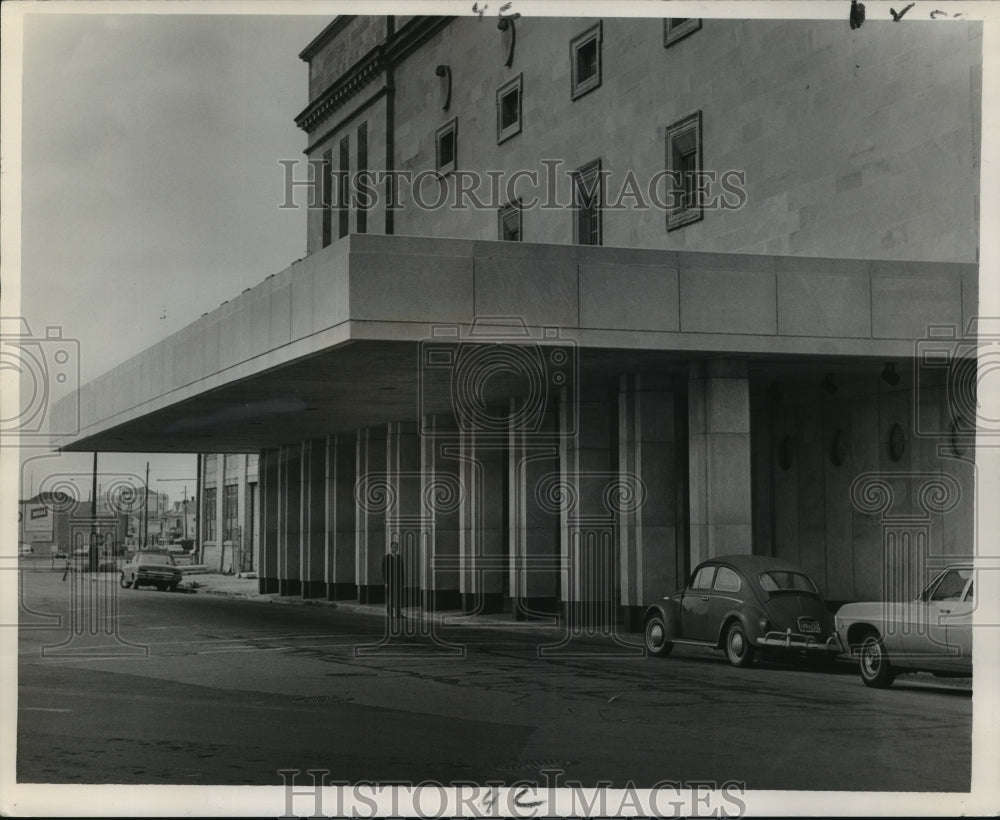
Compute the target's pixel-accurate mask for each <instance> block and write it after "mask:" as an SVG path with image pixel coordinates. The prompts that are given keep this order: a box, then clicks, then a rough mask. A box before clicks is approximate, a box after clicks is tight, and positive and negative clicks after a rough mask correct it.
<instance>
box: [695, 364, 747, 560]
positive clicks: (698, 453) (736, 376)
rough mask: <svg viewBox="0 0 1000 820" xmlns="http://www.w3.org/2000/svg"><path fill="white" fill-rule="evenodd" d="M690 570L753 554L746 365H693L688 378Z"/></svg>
mask: <svg viewBox="0 0 1000 820" xmlns="http://www.w3.org/2000/svg"><path fill="white" fill-rule="evenodd" d="M688 430H689V434H688V475H689V498H690V532H691V566H692V567H693V566H695V565H696V564H697V563H698V562H700V561H703V560H705V559H706V558H709V557H712V556H715V555H725V554H727V553H740V554H747V555H749V554H750V553H751V552H752V545H753V529H752V514H751V507H752V503H751V493H750V482H751V474H750V385H749V380H748V378H747V367H746V362H745V361H742V360H737V359H712V360H709V361H707V362H692V364H691V368H690V373H689V379H688Z"/></svg>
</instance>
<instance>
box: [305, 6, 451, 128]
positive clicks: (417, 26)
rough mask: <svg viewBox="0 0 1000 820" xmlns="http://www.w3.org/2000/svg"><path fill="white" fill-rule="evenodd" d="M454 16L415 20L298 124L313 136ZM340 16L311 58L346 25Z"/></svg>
mask: <svg viewBox="0 0 1000 820" xmlns="http://www.w3.org/2000/svg"><path fill="white" fill-rule="evenodd" d="M454 19H455V18H454V16H451V17H415V18H414V19H413V20H410V21H409V22H408V23H407V24H406V25H405V26H403V27H402V28H401V29H400V30H399V31H398V32H396V34H395V35H393V36H392V37H390V38H389V39H388V40H387V41H386V42H384V43H379V44H378V45H376V46H375V47H374V48H372V49H371V51H369V52H368V53H367V54H365V55H364V56H363V57H362V58H361V59H360V60H358V61H357V62H356V63H355V64H354V65H352V66H351V67H350V68H349V69H347V71H345V72H344V73H343V74H341V75H340V76H339V77H338V78H337V79H336V80H334V82H333V83H332V84H331V85H330V86H329V87H328V88H327V89H326V90H325V91H323V93H322V94H320V95H319V96H318V97H316V99H314V100H313V101H312V102H310V103H309V105H307V106H306V107H305V109H304V110H303V111H302V112H301V113H300V114H299V115H298V116H297V117H296V118H295V124H296V125H297V126H298V127H299V128H301V129H302V130H303V131H305V132H306V133H309V134H311V133H312V132H313V131H315V130H316V128H318V127H319V126H320V125H321V124H322V123H323V122H324V121H325V120H327V119H328V118H329V117H331V116H332V115H333V114H334V113H335V112H336V111H337V110H338V109H340V108H342V107H343V106H344V105H345V104H346V103H347V101H348V100H350V99H351V98H352V97H353V96H355V95H356V94H358V93H359V92H360V91H361V90H362V89H363V88H364V87H365V86H367V85H368V84H369V83H371V82H372V81H373V80H375V79H376V78H377V77H378V76H379V75H380V74H382V73H383V72H384V71H385V70H386V68H389V67H391V66H395V65H397V64H398V63H400V62H401V61H402V60H405V59H406V58H407V57H408V56H409V55H410V54H412V53H413V52H414V51H416V50H417V49H418V48H420V46H422V45H423V44H424V43H425V42H427V40H429V39H430V38H431V37H433V36H434V35H435V34H437V33H438V32H439V31H441V30H442V29H443V28H444V27H445V26H447V25H448V24H449V23H450V22H451V21H452V20H454ZM341 21H342V18H340V17H338V18H337V19H336V20H334V22H333V23H331V24H330V25H329V26H327V28H326V29H325V30H324V31H323V33H321V34H320V35H319V36H318V37H317V38H316V39H315V40H313V42H312V43H310V44H309V46H307V48H306V50H305V51H303V52H302V54H303V55H305V54H307V53H308V55H309V57H310V58H311V57H312V56H314V55H315V53H316V52H317V51H318V50H319V48H320V47H321V46H322V45H325V44H327V43H328V42H329V41H330V39H331V38H332V37H333V35H334V34H336V32H337V31H340V30H341V29H342V28H343V26H344V23H343V22H341Z"/></svg>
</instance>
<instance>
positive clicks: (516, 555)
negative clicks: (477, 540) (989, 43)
mask: <svg viewBox="0 0 1000 820" xmlns="http://www.w3.org/2000/svg"><path fill="white" fill-rule="evenodd" d="M520 401H521V400H520V399H512V401H511V416H512V418H516V417H517V415H516V414H517V409H518V406H519V403H520ZM556 424H557V420H556V413H555V411H554V410H551V411H550V412H548V413H547V414H546V415H545V416H544V418H543V419H542V423H541V425H540V427H539V428H538V429H531V430H526V429H523V427H521V426H519V425H516V424H512V425H511V428H510V439H509V447H508V451H509V455H508V470H509V479H508V482H509V486H510V493H509V506H510V511H509V513H508V521H509V528H510V535H509V539H510V553H511V556H510V596H511V598H512V599H513V600H514V603H515V606H516V609H515V612H516V614H517V617H518V618H525V617H530V616H532V615H545V614H550V613H554V612H556V611H557V610H558V606H559V601H560V589H559V582H560V573H559V560H560V552H559V544H560V541H559V538H560V530H559V511H558V508H557V506H556V507H553V505H552V503H551V498H549V497H547V496H546V493H547V491H548V490H549V489H550V488H549V486H548V483H547V482H548V481H549V479H547V478H546V477H547V476H558V474H559V444H558V438H557V436H556Z"/></svg>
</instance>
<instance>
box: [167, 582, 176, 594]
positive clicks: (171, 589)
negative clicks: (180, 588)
mask: <svg viewBox="0 0 1000 820" xmlns="http://www.w3.org/2000/svg"><path fill="white" fill-rule="evenodd" d="M167 589H169V590H170V591H171V592H177V584H171V585H170V586H168V587H167Z"/></svg>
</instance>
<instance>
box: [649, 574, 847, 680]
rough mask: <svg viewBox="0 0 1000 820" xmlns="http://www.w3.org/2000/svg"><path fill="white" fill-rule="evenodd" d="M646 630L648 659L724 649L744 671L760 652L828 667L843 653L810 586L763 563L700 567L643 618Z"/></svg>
mask: <svg viewBox="0 0 1000 820" xmlns="http://www.w3.org/2000/svg"><path fill="white" fill-rule="evenodd" d="M644 624H645V643H646V649H647V651H648V652H649V653H650V654H652V655H660V656H664V655H668V654H670V650H671V649H673V647H674V644H695V645H699V646H711V647H714V648H716V649H722V650H723V651H724V652H725V653H726V658H727V659H728V660H729V662H730V663H731V664H732V665H733V666H749V665H750V664H751V663H753V660H754V657H755V656H756V653H757V650H759V649H763V650H776V651H779V652H782V653H786V654H798V655H805V656H806V657H808V658H810V659H812V660H814V661H816V662H817V664H818V665H831V664H832V663H833V662H834V661H835V660H836V657H837V655H838V654H839V653H840V652H841V644H840V640H839V639H838V637H837V632H836V629H835V628H834V620H833V614H832V613H831V612H830V611H829V610H828V609H827V607H826V603H825V602H824V600H823V597H822V596H821V595H820V592H819V589H818V588H817V587H816V584H815V583H814V582H813V580H812V579H811V578H810V577H809V576H808V575H806V574H805V573H804V572H803V571H802V570H801V569H799V568H798V567H796V566H795V565H794V564H789V563H786V562H784V561H780V560H778V559H776V558H771V557H768V556H763V555H726V556H719V557H717V558H712V559H710V560H708V561H705V562H704V563H702V564H699V565H698V567H697V568H696V569H695V571H694V572H693V573H691V578H690V580H689V581H688V583H687V585H686V586H685V587H684V588H683V589H681V590H678V591H677V592H676V593H674V594H673V595H668V596H667V597H665V598H664V599H663V600H662V601H659V602H658V603H655V604H653V605H652V606H650V607H649V608H648V609H647V610H646V613H645V618H644Z"/></svg>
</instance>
